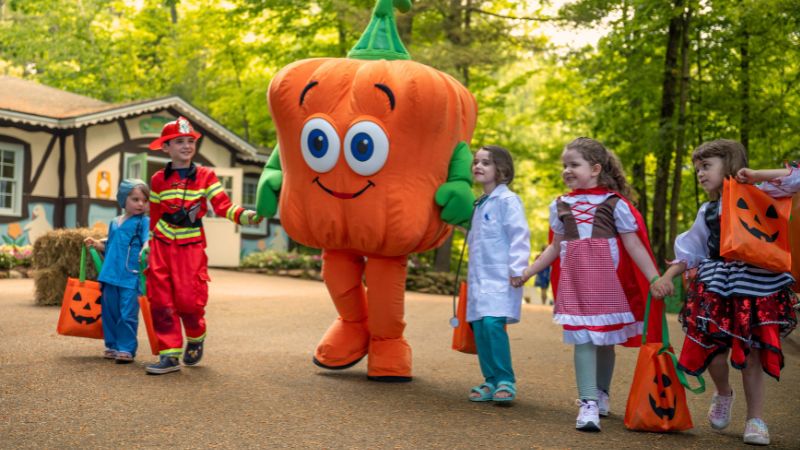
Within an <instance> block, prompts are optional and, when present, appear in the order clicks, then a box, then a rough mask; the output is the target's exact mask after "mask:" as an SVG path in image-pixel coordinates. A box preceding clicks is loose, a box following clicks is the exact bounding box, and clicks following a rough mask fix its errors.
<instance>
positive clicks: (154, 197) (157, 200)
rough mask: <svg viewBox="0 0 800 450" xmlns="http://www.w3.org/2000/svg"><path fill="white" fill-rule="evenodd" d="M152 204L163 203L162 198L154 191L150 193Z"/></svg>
mask: <svg viewBox="0 0 800 450" xmlns="http://www.w3.org/2000/svg"><path fill="white" fill-rule="evenodd" d="M150 203H161V198H160V197H159V196H158V194H157V193H155V192H153V191H150Z"/></svg>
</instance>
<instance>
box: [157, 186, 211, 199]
mask: <svg viewBox="0 0 800 450" xmlns="http://www.w3.org/2000/svg"><path fill="white" fill-rule="evenodd" d="M204 194H205V193H204V191H191V190H188V189H187V190H186V195H185V196H184V193H183V189H169V190H166V191H163V192H161V194H160V197H161V201H166V200H175V199H177V200H180V199H183V198H185V199H186V200H187V201H192V200H197V199H199V198H200V197H202V196H203V195H204Z"/></svg>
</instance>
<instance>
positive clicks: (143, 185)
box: [128, 183, 150, 199]
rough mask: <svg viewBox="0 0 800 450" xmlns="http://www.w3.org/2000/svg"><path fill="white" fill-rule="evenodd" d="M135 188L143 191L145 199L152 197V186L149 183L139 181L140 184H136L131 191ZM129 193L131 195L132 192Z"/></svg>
mask: <svg viewBox="0 0 800 450" xmlns="http://www.w3.org/2000/svg"><path fill="white" fill-rule="evenodd" d="M134 189H138V190H140V191H142V195H144V198H145V199H149V198H150V186H148V185H147V183H139V184H137V185H136V186H134V187H132V188H131V192H133V190H134ZM128 195H131V194H130V193H128Z"/></svg>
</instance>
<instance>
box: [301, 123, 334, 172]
mask: <svg viewBox="0 0 800 450" xmlns="http://www.w3.org/2000/svg"><path fill="white" fill-rule="evenodd" d="M339 147H340V143H339V136H338V135H337V134H336V129H335V128H333V125H331V124H330V122H328V121H327V120H325V119H322V118H319V117H315V118H313V119H311V120H309V121H308V122H306V124H305V125H303V131H302V132H301V134H300V149H301V151H302V152H303V159H305V160H306V164H308V166H309V167H311V169H312V170H314V171H315V172H320V173H325V172H327V171H329V170H331V169H333V166H335V165H336V161H337V160H338V159H339Z"/></svg>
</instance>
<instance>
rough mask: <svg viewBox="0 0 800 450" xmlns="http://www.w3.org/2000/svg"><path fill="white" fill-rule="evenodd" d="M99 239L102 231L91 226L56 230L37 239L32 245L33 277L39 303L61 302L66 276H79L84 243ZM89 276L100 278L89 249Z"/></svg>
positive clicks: (52, 303)
mask: <svg viewBox="0 0 800 450" xmlns="http://www.w3.org/2000/svg"><path fill="white" fill-rule="evenodd" d="M90 236H91V237H93V238H95V239H100V238H103V237H105V236H104V235H103V234H101V233H98V232H97V231H95V230H90V229H88V228H64V229H59V230H53V231H51V232H49V233H47V234H45V235H44V236H42V237H40V238H39V239H37V240H36V244H35V245H34V246H33V268H34V269H35V270H34V271H33V274H34V276H33V279H34V284H35V286H36V304H38V305H61V298H62V297H63V295H64V288H65V287H66V285H67V277H73V278H78V276H79V275H80V261H81V246H83V240H84V239H86V238H87V237H90ZM86 257H87V264H86V279H88V280H97V270H95V267H94V264H93V263H92V261H91V257H90V256H89V254H88V252H87V255H86Z"/></svg>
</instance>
